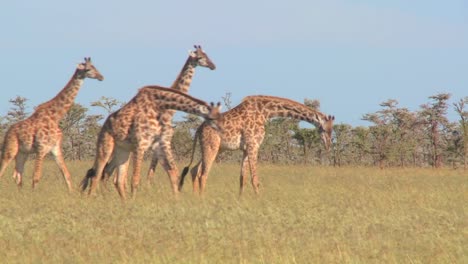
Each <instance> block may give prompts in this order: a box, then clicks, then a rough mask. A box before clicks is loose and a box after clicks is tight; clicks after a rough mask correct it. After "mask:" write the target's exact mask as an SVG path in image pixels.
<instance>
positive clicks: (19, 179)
mask: <svg viewBox="0 0 468 264" xmlns="http://www.w3.org/2000/svg"><path fill="white" fill-rule="evenodd" d="M27 159H28V154H24V153H18V155H17V156H16V165H15V171H14V173H13V179H14V180H15V182H16V185H17V186H18V187H20V188H21V187H22V186H23V172H24V164H25V163H26V160H27Z"/></svg>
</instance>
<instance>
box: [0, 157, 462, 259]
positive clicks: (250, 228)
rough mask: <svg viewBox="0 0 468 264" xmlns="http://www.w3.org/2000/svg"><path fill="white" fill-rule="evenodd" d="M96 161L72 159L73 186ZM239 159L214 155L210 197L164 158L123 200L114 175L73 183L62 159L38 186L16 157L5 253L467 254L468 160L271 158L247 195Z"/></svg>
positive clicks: (3, 213) (4, 199)
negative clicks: (427, 164) (153, 175)
mask: <svg viewBox="0 0 468 264" xmlns="http://www.w3.org/2000/svg"><path fill="white" fill-rule="evenodd" d="M90 164H91V163H90V162H83V163H80V162H74V163H73V162H68V165H69V169H70V171H71V172H72V174H73V180H74V183H75V186H77V184H78V182H79V181H80V180H81V178H82V176H83V175H84V173H85V172H86V170H87V168H88V167H89V165H90ZM10 167H13V166H12V165H10ZM180 168H182V165H181V166H180ZM239 168H240V165H238V164H215V165H214V166H213V170H212V172H211V174H210V178H209V179H208V188H207V192H206V194H205V195H204V197H203V198H200V197H197V196H196V195H193V194H192V192H191V187H192V186H191V182H190V180H189V181H187V182H186V185H185V186H184V190H183V193H182V194H181V195H180V196H179V197H178V198H177V199H176V198H174V196H173V195H172V194H171V191H170V188H169V180H168V177H167V176H166V174H165V173H163V172H162V170H161V169H158V171H157V179H156V184H155V185H154V186H149V185H148V184H147V182H146V181H143V182H142V186H141V189H140V191H139V192H138V195H137V197H136V199H135V200H129V201H126V202H125V203H123V202H122V201H121V200H120V199H119V198H118V195H117V192H116V191H115V190H114V189H113V187H112V186H110V184H109V188H108V190H105V189H104V188H100V191H99V193H98V195H97V196H96V197H91V198H89V197H86V196H82V195H81V194H80V193H79V192H78V191H77V192H74V193H72V194H68V192H67V190H66V186H65V183H64V181H63V179H62V178H61V176H60V174H59V172H58V169H57V168H56V166H55V164H53V163H47V164H46V166H44V176H43V179H42V180H41V182H40V183H39V185H38V188H37V189H36V190H34V191H33V190H32V189H31V162H30V163H28V169H27V171H26V176H25V183H24V187H23V189H22V190H20V191H19V190H18V189H17V188H16V186H15V184H14V183H13V181H12V179H11V170H12V168H10V169H9V170H8V172H7V174H6V175H5V176H4V177H3V178H2V179H1V181H0V262H2V263H64V262H66V263H468V216H467V214H466V211H467V209H468V174H467V172H463V171H460V170H458V171H454V170H448V169H447V170H445V169H444V170H431V169H387V170H378V169H373V168H327V167H310V166H307V167H306V166H276V165H267V164H262V165H261V166H260V169H259V173H260V180H261V183H262V185H261V194H260V195H258V196H256V195H254V194H253V190H252V187H251V186H250V185H248V186H247V188H246V191H245V193H244V195H243V196H242V197H241V198H239V196H238V191H239ZM144 171H145V172H146V168H145V169H144ZM143 179H144V180H145V178H144V177H143ZM101 187H102V186H101Z"/></svg>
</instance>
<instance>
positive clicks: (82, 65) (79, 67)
mask: <svg viewBox="0 0 468 264" xmlns="http://www.w3.org/2000/svg"><path fill="white" fill-rule="evenodd" d="M76 68H77V69H78V70H84V69H86V66H85V65H84V64H83V63H78V65H76Z"/></svg>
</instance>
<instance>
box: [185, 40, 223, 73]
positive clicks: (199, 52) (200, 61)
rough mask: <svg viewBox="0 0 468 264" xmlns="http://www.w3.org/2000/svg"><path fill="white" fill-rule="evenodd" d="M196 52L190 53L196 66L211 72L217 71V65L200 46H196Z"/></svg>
mask: <svg viewBox="0 0 468 264" xmlns="http://www.w3.org/2000/svg"><path fill="white" fill-rule="evenodd" d="M194 47H195V51H190V52H189V55H190V58H191V59H192V61H193V63H194V65H195V66H198V65H200V66H202V67H207V68H209V69H210V70H214V69H216V65H215V64H214V63H213V62H212V61H211V60H210V58H209V57H208V55H207V54H206V53H205V52H204V51H203V49H202V47H201V46H200V45H198V46H197V45H194Z"/></svg>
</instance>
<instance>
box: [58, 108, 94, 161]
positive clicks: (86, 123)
mask: <svg viewBox="0 0 468 264" xmlns="http://www.w3.org/2000/svg"><path fill="white" fill-rule="evenodd" d="M87 112H88V108H86V107H83V106H82V105H81V104H78V103H75V104H73V106H72V107H71V108H70V111H68V113H67V114H66V115H65V116H64V118H63V119H62V120H61V121H60V128H61V129H62V132H63V141H62V142H63V143H62V144H63V151H64V156H65V157H66V158H68V159H71V160H82V159H84V158H86V157H89V156H90V155H92V154H94V148H95V147H96V137H97V133H98V132H99V127H100V126H99V124H98V121H99V120H100V119H102V116H100V115H91V116H88V115H86V113H87Z"/></svg>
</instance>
